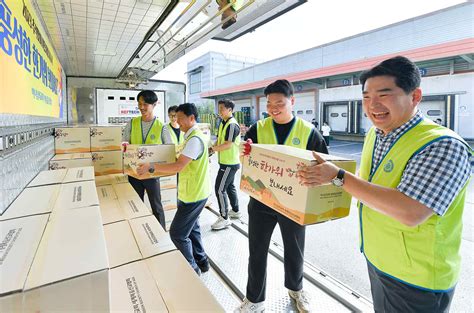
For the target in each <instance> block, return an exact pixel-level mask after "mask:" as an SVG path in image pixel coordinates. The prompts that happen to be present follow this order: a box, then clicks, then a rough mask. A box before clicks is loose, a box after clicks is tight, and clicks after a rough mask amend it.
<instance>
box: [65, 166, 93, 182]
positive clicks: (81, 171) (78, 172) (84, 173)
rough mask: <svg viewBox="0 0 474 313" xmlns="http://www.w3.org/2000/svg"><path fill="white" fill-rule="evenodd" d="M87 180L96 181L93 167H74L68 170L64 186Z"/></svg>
mask: <svg viewBox="0 0 474 313" xmlns="http://www.w3.org/2000/svg"><path fill="white" fill-rule="evenodd" d="M87 180H94V168H93V167H92V166H84V167H74V168H70V169H68V170H67V173H66V175H65V176H64V179H63V184H66V183H74V182H80V181H87Z"/></svg>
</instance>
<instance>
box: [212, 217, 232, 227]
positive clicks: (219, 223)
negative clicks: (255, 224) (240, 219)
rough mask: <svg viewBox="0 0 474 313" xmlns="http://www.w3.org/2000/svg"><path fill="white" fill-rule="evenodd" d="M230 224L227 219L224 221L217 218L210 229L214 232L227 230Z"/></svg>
mask: <svg viewBox="0 0 474 313" xmlns="http://www.w3.org/2000/svg"><path fill="white" fill-rule="evenodd" d="M230 224H231V222H230V221H229V219H225V218H223V217H222V216H219V218H218V219H217V221H216V222H215V223H214V224H212V225H211V228H212V229H214V230H219V229H224V228H227V227H228V226H229V225H230Z"/></svg>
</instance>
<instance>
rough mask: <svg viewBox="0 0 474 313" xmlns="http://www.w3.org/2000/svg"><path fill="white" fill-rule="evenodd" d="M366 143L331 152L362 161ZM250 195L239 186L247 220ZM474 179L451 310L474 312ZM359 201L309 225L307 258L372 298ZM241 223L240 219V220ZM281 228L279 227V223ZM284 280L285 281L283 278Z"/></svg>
mask: <svg viewBox="0 0 474 313" xmlns="http://www.w3.org/2000/svg"><path fill="white" fill-rule="evenodd" d="M361 151H362V143H357V142H346V141H332V142H331V146H330V154H334V155H338V156H342V157H346V158H352V159H355V160H356V161H357V164H358V165H359V162H360V155H361ZM211 160H212V161H211V162H212V165H211V172H212V181H213V183H214V181H215V177H216V175H217V170H218V166H217V158H216V156H215V155H214V156H212V159H211ZM239 177H240V172H239V173H237V175H236V179H235V184H236V186H237V189H238V186H239V182H240V178H239ZM248 200H249V197H248V196H247V194H245V193H243V192H241V191H240V190H239V204H240V207H241V211H242V213H243V217H242V218H241V220H242V222H243V223H246V222H247V221H248V214H247V204H248ZM212 203H213V205H212V206H213V208H215V209H216V210H218V208H217V202H216V198H215V195H214V194H213V195H212ZM473 211H474V180H472V181H471V184H470V186H469V188H468V195H467V198H466V206H465V209H464V217H463V220H464V229H463V236H462V246H461V255H462V268H461V278H460V280H459V283H458V285H457V287H456V293H455V296H454V300H453V303H452V306H451V312H474V302H473V299H472V295H473V293H474V282H473V280H472V277H474V236H473V234H474V232H473V230H474V218H473V217H474V214H473ZM358 218H359V217H358V210H357V207H356V202H355V200H353V203H352V207H351V213H350V215H349V216H348V217H346V218H343V219H340V220H336V221H331V222H327V223H322V224H317V225H311V226H308V227H307V228H306V248H305V258H306V260H307V261H308V262H310V263H312V264H313V265H315V266H316V267H318V268H319V269H321V270H323V271H324V272H326V273H327V274H328V275H330V276H332V277H334V278H336V279H338V280H339V281H340V282H342V283H344V284H345V285H347V286H349V287H350V288H352V289H353V290H354V291H355V292H357V293H359V294H361V295H363V296H365V297H366V298H368V299H371V295H370V285H369V279H368V275H367V267H366V262H365V258H364V257H363V255H362V254H361V253H360V252H359V234H358V230H359V221H358ZM237 223H239V221H237ZM277 228H278V227H277ZM273 240H274V241H275V242H276V243H278V244H280V245H283V243H282V240H281V235H280V231H279V230H278V231H275V232H274V234H273ZM282 284H283V282H282Z"/></svg>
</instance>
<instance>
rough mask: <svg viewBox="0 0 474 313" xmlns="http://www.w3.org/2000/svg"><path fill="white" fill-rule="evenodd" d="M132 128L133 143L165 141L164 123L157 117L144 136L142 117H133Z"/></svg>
mask: <svg viewBox="0 0 474 313" xmlns="http://www.w3.org/2000/svg"><path fill="white" fill-rule="evenodd" d="M131 126H132V129H131V131H130V143H131V144H133V145H142V144H147V145H151V144H156V145H160V144H162V143H163V142H162V141H161V131H162V130H163V124H162V123H161V122H160V120H159V119H157V118H156V117H155V119H154V121H153V125H152V126H151V127H150V130H149V131H148V134H147V135H146V137H145V138H143V132H142V117H141V116H138V117H134V118H132V124H131Z"/></svg>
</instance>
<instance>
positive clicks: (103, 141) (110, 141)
mask: <svg viewBox="0 0 474 313" xmlns="http://www.w3.org/2000/svg"><path fill="white" fill-rule="evenodd" d="M90 136H91V151H111V150H120V149H121V147H122V127H120V126H118V127H117V126H92V127H91V128H90Z"/></svg>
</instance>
